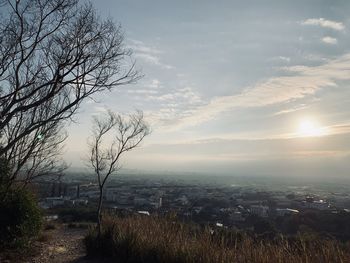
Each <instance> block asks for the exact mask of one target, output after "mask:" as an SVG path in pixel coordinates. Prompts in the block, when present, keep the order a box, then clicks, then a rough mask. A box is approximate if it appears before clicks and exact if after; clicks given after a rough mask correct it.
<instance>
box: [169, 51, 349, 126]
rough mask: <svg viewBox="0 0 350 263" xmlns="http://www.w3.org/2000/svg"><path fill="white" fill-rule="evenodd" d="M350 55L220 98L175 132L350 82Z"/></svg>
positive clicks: (196, 111)
mask: <svg viewBox="0 0 350 263" xmlns="http://www.w3.org/2000/svg"><path fill="white" fill-rule="evenodd" d="M349 65H350V54H346V55H344V56H342V57H340V58H339V59H335V60H328V61H327V62H326V63H324V64H323V65H319V66H313V67H312V66H293V67H286V68H284V69H285V71H286V73H288V74H287V75H286V76H280V77H273V78H270V79H267V80H265V81H262V82H260V83H257V84H256V85H255V86H252V87H248V88H246V89H245V90H244V91H243V92H241V93H240V94H235V95H231V96H224V97H216V98H214V99H212V100H210V101H209V102H208V103H207V104H205V105H202V106H199V107H197V108H196V109H194V110H193V111H192V112H191V114H190V115H189V116H188V117H185V118H182V119H179V120H177V122H175V121H173V123H174V124H175V125H174V126H173V127H172V129H179V128H181V127H184V126H195V125H198V124H201V123H203V122H206V121H209V120H211V119H213V118H215V117H216V116H218V115H220V114H221V113H223V112H227V111H229V110H232V109H234V108H237V107H241V108H249V107H264V106H270V105H275V104H280V103H286V102H290V101H294V100H298V99H301V98H304V97H306V96H310V95H313V94H315V93H316V92H317V91H318V90H320V89H322V88H326V87H336V86H337V81H342V80H350V66H349Z"/></svg>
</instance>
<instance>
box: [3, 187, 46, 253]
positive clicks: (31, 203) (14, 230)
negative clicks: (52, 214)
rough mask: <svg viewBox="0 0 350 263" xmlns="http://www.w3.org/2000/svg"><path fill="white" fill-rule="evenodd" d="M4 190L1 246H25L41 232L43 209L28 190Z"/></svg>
mask: <svg viewBox="0 0 350 263" xmlns="http://www.w3.org/2000/svg"><path fill="white" fill-rule="evenodd" d="M0 192H1V189H0ZM4 192H5V191H4V190H2V193H1V196H2V198H1V200H0V248H20V247H25V246H27V245H28V244H29V243H30V241H31V240H32V238H35V237H37V236H38V234H39V231H40V229H41V226H42V214H41V210H40V208H39V207H38V205H37V202H36V200H35V198H34V196H33V195H32V194H31V193H30V192H28V191H27V190H22V189H8V190H6V193H4Z"/></svg>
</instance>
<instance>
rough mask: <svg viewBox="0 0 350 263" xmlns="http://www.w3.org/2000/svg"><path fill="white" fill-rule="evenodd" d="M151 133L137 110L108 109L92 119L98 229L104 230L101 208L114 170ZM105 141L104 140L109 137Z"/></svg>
mask: <svg viewBox="0 0 350 263" xmlns="http://www.w3.org/2000/svg"><path fill="white" fill-rule="evenodd" d="M149 134H150V129H149V126H148V125H147V123H145V121H144V117H143V113H142V112H141V111H137V112H136V113H134V114H131V115H129V116H128V117H127V118H124V117H122V116H121V115H118V114H115V113H113V112H111V111H107V114H105V115H104V116H102V117H94V118H93V127H92V136H91V138H90V139H89V140H88V146H89V152H90V156H89V163H88V165H89V166H90V167H91V168H92V169H94V172H95V174H96V176H97V181H98V185H99V190H100V197H99V205H98V211H97V213H98V229H99V233H100V231H101V208H102V197H103V189H104V186H105V184H106V182H107V180H108V178H109V177H110V175H112V174H113V173H116V172H117V171H118V169H119V167H120V158H121V156H122V155H123V153H125V152H128V151H131V150H132V149H134V148H136V147H138V146H139V145H140V143H141V142H142V140H143V139H144V138H145V137H146V136H147V135H149ZM108 138H109V140H108V141H107V142H106V141H104V140H106V139H108Z"/></svg>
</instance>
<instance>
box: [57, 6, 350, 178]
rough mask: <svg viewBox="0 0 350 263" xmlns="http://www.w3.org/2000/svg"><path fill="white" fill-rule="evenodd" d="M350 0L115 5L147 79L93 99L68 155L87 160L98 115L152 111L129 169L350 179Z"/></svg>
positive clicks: (113, 12)
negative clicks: (88, 141)
mask: <svg viewBox="0 0 350 263" xmlns="http://www.w3.org/2000/svg"><path fill="white" fill-rule="evenodd" d="M349 5H350V3H349V2H348V1H334V2H332V4H330V3H329V1H307V2H306V1H292V2H291V1H277V0H276V1H264V2H262V1H249V3H248V2H242V1H220V2H219V3H218V2H214V1H152V4H150V2H148V1H136V0H131V1H122V0H118V1H112V0H102V1H99V2H98V5H96V8H97V10H98V12H99V13H100V15H101V16H103V17H105V16H109V17H110V18H111V19H113V20H114V21H117V22H121V24H122V27H123V30H124V31H125V43H126V45H127V46H128V47H129V48H130V49H132V50H133V56H132V57H133V59H135V61H136V68H138V69H140V70H141V72H142V74H143V75H144V77H143V78H142V79H140V80H139V81H138V82H137V83H136V84H132V85H126V86H120V88H119V89H116V90H114V91H113V92H111V93H104V94H103V96H100V97H98V98H97V99H96V101H92V100H91V101H89V102H88V103H85V104H84V105H83V107H82V108H81V109H80V112H79V114H78V115H77V116H76V117H75V121H76V124H73V125H70V127H69V128H68V132H69V138H68V140H67V142H66V150H65V154H64V158H65V159H66V161H67V162H68V163H70V164H71V167H72V168H77V167H83V166H84V162H83V161H82V159H83V158H84V156H86V139H87V137H88V136H89V134H90V133H89V129H90V127H91V117H92V116H93V115H96V114H99V113H101V112H103V111H104V110H105V108H108V109H111V110H113V111H116V112H122V113H128V112H131V111H133V110H134V109H141V110H143V111H144V114H145V117H146V120H147V121H148V123H149V124H150V126H151V129H152V134H151V135H150V136H148V137H147V138H146V139H145V141H144V142H143V144H142V147H140V148H139V149H137V150H136V151H134V152H133V153H132V154H130V155H126V158H125V159H123V161H122V162H123V164H124V165H123V167H125V168H129V169H137V170H149V171H174V172H182V171H190V172H209V173H213V172H215V173H225V174H241V175H244V174H249V175H278V176H288V175H296V176H299V175H301V176H319V175H321V176H329V177H332V176H337V177H338V176H347V175H348V171H349V168H350V165H349V163H350V162H349V161H350V155H349V154H350V151H349V149H350V145H349V142H350V140H349V139H350V112H349V102H350V90H349V83H350V67H349V65H350V50H349V45H348V43H349V40H350V36H349V28H350V20H349V18H348V10H349Z"/></svg>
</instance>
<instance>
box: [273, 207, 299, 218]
mask: <svg viewBox="0 0 350 263" xmlns="http://www.w3.org/2000/svg"><path fill="white" fill-rule="evenodd" d="M298 213H299V210H296V209H290V208H277V209H276V215H277V216H286V215H295V214H298Z"/></svg>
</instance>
